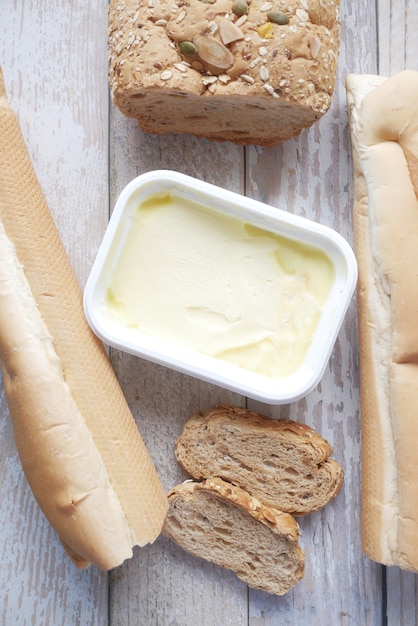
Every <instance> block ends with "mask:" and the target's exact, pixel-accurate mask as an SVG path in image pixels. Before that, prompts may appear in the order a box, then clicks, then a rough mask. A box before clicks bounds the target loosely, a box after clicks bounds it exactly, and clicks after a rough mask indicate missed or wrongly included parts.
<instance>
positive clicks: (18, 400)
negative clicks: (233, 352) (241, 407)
mask: <svg viewBox="0 0 418 626" xmlns="http://www.w3.org/2000/svg"><path fill="white" fill-rule="evenodd" d="M0 362H1V369H2V375H3V382H4V387H5V391H6V396H7V401H8V405H9V409H10V414H11V417H12V421H13V427H14V434H15V440H16V445H17V448H18V452H19V455H20V459H21V462H22V466H23V469H24V472H25V474H26V476H27V479H28V482H29V484H30V486H31V488H32V491H33V493H34V495H35V498H36V499H37V501H38V502H39V504H40V506H41V508H42V509H43V511H44V513H45V515H46V517H47V518H48V520H49V521H50V523H51V524H52V526H53V527H54V528H55V529H56V531H57V533H58V535H59V536H60V538H61V540H62V542H63V544H64V546H65V548H66V550H67V552H68V553H69V555H70V556H71V558H72V559H73V561H74V562H75V563H76V564H77V565H78V566H79V567H84V566H86V565H87V564H89V563H94V564H95V565H97V566H99V567H100V568H103V569H105V570H107V569H111V568H113V567H116V566H117V565H119V564H120V563H122V562H123V561H124V560H125V559H127V558H129V557H131V556H132V547H133V546H134V545H144V544H146V543H148V542H152V541H154V540H155V539H156V537H157V536H158V535H159V533H160V530H161V527H162V524H163V521H164V518H165V515H166V511H167V506H168V505H167V498H166V495H165V493H164V491H163V488H162V485H161V483H160V481H159V478H158V476H157V473H156V470H155V468H154V466H153V464H152V461H151V458H150V456H149V454H148V452H147V450H146V447H145V445H144V442H143V441H142V439H141V436H140V434H139V432H138V429H137V427H136V424H135V421H134V419H133V417H132V415H131V413H130V410H129V407H128V405H127V403H126V400H125V398H124V396H123V393H122V390H121V388H120V386H119V384H118V381H117V379H116V376H115V374H114V372H113V369H112V366H111V364H110V361H109V360H108V358H107V355H106V352H105V350H104V347H103V346H102V344H101V343H100V341H99V340H98V339H97V338H96V337H95V336H94V335H93V333H92V332H91V330H90V328H89V326H88V324H87V322H86V320H85V317H84V314H83V307H82V293H81V290H80V287H79V285H78V283H77V281H76V278H75V275H74V273H73V271H72V268H71V266H70V263H69V260H68V257H67V255H66V253H65V250H64V247H63V245H62V242H61V240H60V237H59V234H58V231H57V229H56V227H55V224H54V222H53V219H52V216H51V214H50V211H49V209H48V206H47V204H46V201H45V198H44V196H43V194H42V190H41V188H40V185H39V182H38V180H37V178H36V175H35V172H34V169H33V166H32V164H31V161H30V158H29V155H28V153H27V150H26V147H25V144H24V141H23V137H22V135H21V132H20V129H19V126H18V122H17V119H16V117H15V115H14V113H13V111H12V110H11V108H10V106H9V104H8V102H7V97H6V92H5V88H4V84H3V79H2V75H1V70H0Z"/></svg>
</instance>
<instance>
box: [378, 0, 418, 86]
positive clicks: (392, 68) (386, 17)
mask: <svg viewBox="0 0 418 626" xmlns="http://www.w3.org/2000/svg"><path fill="white" fill-rule="evenodd" d="M377 7H378V20H379V21H378V33H379V74H381V75H382V76H391V75H392V74H397V73H398V72H400V71H402V70H404V69H412V70H418V58H417V42H418V33H417V24H418V4H417V2H415V0H378V2H377Z"/></svg>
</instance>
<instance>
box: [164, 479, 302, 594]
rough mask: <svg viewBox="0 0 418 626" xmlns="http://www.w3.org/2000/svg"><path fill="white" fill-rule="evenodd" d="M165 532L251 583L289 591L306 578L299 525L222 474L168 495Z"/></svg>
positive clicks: (186, 484) (277, 591)
mask: <svg viewBox="0 0 418 626" xmlns="http://www.w3.org/2000/svg"><path fill="white" fill-rule="evenodd" d="M168 502H169V510H168V514H167V517H166V520H165V522H164V526H163V530H162V533H163V535H165V536H166V537H169V538H170V539H171V540H172V541H174V542H175V543H177V544H178V545H179V546H180V547H181V548H183V549H184V550H186V551H187V552H190V553H191V554H193V555H194V556H197V557H200V558H203V559H206V560H207V561H211V562H212V563H215V564H216V565H220V566H221V567H225V568H227V569H230V570H233V571H234V572H235V573H236V575H237V576H238V578H240V579H241V580H242V581H243V582H245V583H246V584H247V585H248V586H250V587H254V588H256V589H262V590H263V591H266V592H268V593H271V594H275V595H283V594H285V593H286V592H287V591H289V589H291V588H292V587H294V586H295V585H296V584H297V583H298V582H299V581H300V580H301V578H302V577H303V574H304V564H305V557H304V553H303V550H302V548H301V547H300V545H299V543H298V536H299V526H298V524H297V522H296V521H295V520H294V518H293V517H292V516H291V515H289V514H288V513H283V512H281V511H277V510H275V509H271V508H269V507H266V506H264V505H263V504H261V503H260V502H259V501H258V500H257V499H256V498H253V497H252V496H250V495H249V494H248V493H247V492H246V491H244V490H243V489H240V488H239V487H235V486H234V485H231V484H230V483H227V482H225V481H223V480H221V479H220V478H208V479H207V480H204V481H202V482H195V481H186V482H184V483H182V484H180V485H178V486H177V487H174V489H172V490H171V491H170V492H169V494H168Z"/></svg>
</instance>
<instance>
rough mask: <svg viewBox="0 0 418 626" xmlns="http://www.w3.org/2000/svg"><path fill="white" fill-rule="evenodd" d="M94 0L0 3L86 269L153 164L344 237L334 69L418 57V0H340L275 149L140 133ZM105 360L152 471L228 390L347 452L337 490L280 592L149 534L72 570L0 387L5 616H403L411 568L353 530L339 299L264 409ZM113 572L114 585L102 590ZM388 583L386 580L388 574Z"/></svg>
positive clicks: (352, 382)
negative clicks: (314, 366) (125, 194)
mask: <svg viewBox="0 0 418 626" xmlns="http://www.w3.org/2000/svg"><path fill="white" fill-rule="evenodd" d="M106 5H107V2H104V1H103V0H100V1H99V2H96V3H82V2H81V1H80V0H74V1H73V2H71V3H61V4H59V5H57V4H56V3H53V2H51V0H39V1H38V2H34V0H30V1H29V2H25V3H22V2H18V0H14V2H2V3H0V29H1V32H2V36H1V38H0V63H1V65H2V66H3V71H4V74H5V80H6V86H7V88H8V92H9V96H10V100H11V102H12V104H13V106H14V107H15V109H16V110H17V113H18V116H19V119H20V122H21V126H22V131H23V134H24V137H25V139H26V141H27V144H28V148H29V152H30V154H31V156H32V158H33V161H34V164H35V168H36V171H37V173H38V175H39V178H40V181H41V184H42V186H43V188H44V191H45V194H46V197H47V199H48V201H49V204H50V206H51V210H52V212H53V215H54V217H55V219H56V221H57V225H58V227H59V230H60V232H61V234H62V237H63V240H64V243H65V245H66V248H67V250H68V252H69V255H70V258H71V260H72V263H73V265H74V267H75V270H76V273H77V276H78V278H79V280H80V282H81V284H84V282H85V279H86V277H87V275H88V272H89V269H90V267H91V263H92V261H93V258H94V256H95V253H96V251H97V248H98V246H99V243H100V240H101V237H102V234H103V232H104V229H105V227H106V223H107V220H108V216H109V212H110V211H111V209H112V207H113V205H114V202H115V200H116V197H117V195H118V194H119V193H120V191H121V190H122V189H123V187H124V186H125V185H126V184H127V183H128V182H129V181H130V180H131V179H132V178H134V177H135V176H137V175H138V174H140V173H142V172H145V171H149V170H151V169H160V168H163V169H164V168H167V169H175V170H178V171H181V172H184V173H186V174H189V175H192V176H196V177H198V178H202V179H204V180H207V181H209V182H212V183H215V184H218V185H220V186H222V187H225V188H228V189H231V190H233V191H237V192H240V193H247V194H248V195H249V196H251V197H254V198H257V199H259V200H262V201H265V202H267V203H269V204H271V205H272V206H276V207H280V208H285V209H286V210H289V211H292V212H295V213H298V214H301V215H304V216H306V217H309V218H312V219H315V220H318V221H320V222H322V223H324V224H327V225H329V226H332V227H333V228H335V229H336V230H338V231H339V232H340V233H341V234H342V235H343V236H345V237H346V238H347V239H348V241H349V242H350V243H352V240H353V232H352V226H351V204H352V198H353V180H352V177H353V173H352V163H351V147H350V141H349V134H348V127H347V112H346V106H345V90H344V79H345V76H346V74H347V72H356V73H377V72H379V73H381V74H383V75H390V74H392V73H395V72H397V71H400V70H402V69H403V68H404V67H412V68H413V69H418V61H417V50H418V35H417V33H418V5H417V3H416V2H415V0H400V1H397V0H378V2H377V3H370V2H369V1H368V0H358V1H357V2H348V1H347V0H342V2H341V17H342V26H341V35H342V45H341V53H340V58H339V65H338V85H337V91H336V94H335V98H334V101H333V104H332V107H331V110H330V111H329V112H328V113H327V115H326V116H325V117H324V118H323V119H322V120H321V121H320V122H319V123H318V124H316V125H315V126H314V127H312V128H311V129H310V130H308V131H304V132H303V133H302V135H301V136H300V137H299V138H297V139H295V140H291V141H288V142H286V143H284V144H282V145H280V146H278V147H276V148H273V149H261V148H258V147H252V148H249V149H244V148H240V147H237V146H233V145H232V144H218V143H211V142H207V141H198V140H196V139H194V138H192V137H184V136H181V137H174V136H170V135H167V136H161V137H155V136H149V135H145V134H144V133H142V132H141V131H140V130H139V128H138V127H137V125H136V123H135V122H134V121H132V120H127V119H126V118H124V117H123V116H122V115H121V114H120V113H119V112H118V111H117V110H115V109H114V107H110V110H109V106H108V93H107V76H106V74H107V66H106V64H107V60H106V56H107V55H106V26H107V15H106V8H107V7H106ZM111 358H112V362H113V364H114V367H115V370H116V372H117V374H118V376H119V379H120V381H121V383H122V386H123V389H124V392H125V394H126V397H127V399H128V402H129V404H130V407H131V409H132V411H133V414H134V416H135V418H136V420H137V423H138V427H139V429H140V431H141V433H142V436H143V437H144V439H145V442H146V443H147V445H148V448H149V450H150V453H151V455H152V457H153V459H154V462H155V464H156V466H157V468H158V471H159V473H160V476H161V479H162V481H163V484H164V487H165V488H166V489H169V488H171V487H172V486H174V485H175V484H176V483H177V482H179V481H181V480H183V479H184V478H185V477H186V476H185V474H184V473H183V472H182V471H181V470H180V469H179V467H178V466H177V464H176V462H175V459H174V452H173V443H174V439H175V437H176V436H177V435H178V434H179V433H180V431H181V429H182V425H183V423H184V421H185V420H186V419H187V418H188V417H189V415H191V414H192V413H193V412H194V411H196V410H199V409H205V408H209V407H210V406H212V405H214V404H216V403H218V402H229V403H233V404H237V405H241V406H245V405H248V406H250V407H251V408H254V409H256V410H260V411H261V412H263V413H265V414H268V415H272V416H273V417H277V416H279V415H284V416H288V417H290V418H292V419H297V420H300V421H303V422H306V423H308V424H310V425H311V426H313V427H314V428H316V429H317V430H319V431H320V432H321V433H322V434H323V435H324V436H325V437H326V438H327V439H328V440H329V441H330V442H331V443H332V445H333V447H334V457H335V458H336V459H337V460H338V461H339V462H340V463H341V464H342V465H343V466H344V469H345V476H346V477H345V484H344V487H343V490H342V492H341V493H340V495H339V496H338V497H337V498H336V499H335V500H334V501H333V502H332V503H330V504H329V505H328V506H327V507H326V508H325V509H324V510H323V511H321V512H318V513H315V514H314V515H311V516H308V517H306V518H300V520H299V521H300V526H301V530H302V539H301V543H302V544H303V546H304V548H305V551H306V575H305V578H304V579H303V581H302V582H301V583H300V585H298V586H297V587H296V588H295V589H294V590H292V591H291V592H290V593H289V594H287V595H286V596H284V597H282V598H277V597H272V596H269V595H267V594H264V593H262V592H258V591H254V590H248V589H247V587H246V586H245V585H244V584H243V583H241V582H239V581H238V580H237V579H236V578H235V576H234V575H233V574H232V573H230V572H226V571H224V570H221V569H220V568H217V567H215V566H212V565H211V564H209V563H206V562H204V561H201V560H198V559H194V558H193V557H191V556H189V555H187V554H185V553H184V552H182V551H181V550H180V549H178V548H177V547H176V546H174V545H173V544H172V543H170V542H169V541H167V540H166V539H164V538H163V537H160V538H159V539H158V540H157V541H156V542H155V544H154V545H152V546H148V547H146V548H145V549H136V550H135V554H134V557H133V559H132V560H131V561H129V562H127V563H126V564H125V565H123V566H122V567H120V568H118V569H117V570H115V571H114V572H112V573H111V574H110V575H109V576H107V575H105V574H102V573H100V572H98V571H97V570H95V569H93V568H92V569H89V570H87V571H85V572H78V571H77V570H75V568H74V567H73V566H72V564H71V563H70V562H69V561H68V559H67V557H66V555H65V554H64V551H63V550H62V547H61V546H60V544H59V542H58V541H57V538H56V537H55V535H54V533H53V531H52V530H51V529H50V528H49V526H48V524H47V523H46V522H45V520H44V518H43V516H42V514H41V513H40V512H39V510H38V507H37V505H36V503H35V502H34V500H33V497H32V494H31V492H30V490H29V489H28V487H27V485H26V481H25V479H24V477H23V475H22V471H21V468H20V464H19V460H18V457H17V453H16V449H15V446H14V442H13V433H12V429H11V424H10V420H9V416H8V411H7V407H6V403H5V399H4V393H3V390H2V389H1V391H0V415H1V421H0V495H1V504H0V536H1V538H2V543H1V565H0V621H1V623H4V624H5V625H6V626H8V625H9V624H11V625H12V624H13V625H14V624H17V625H19V624H22V626H26V625H28V626H29V624H31V625H33V626H43V625H44V624H51V625H53V624H60V625H61V624H62V625H64V626H67V625H73V624H80V625H84V624H89V626H98V625H100V626H102V625H103V626H126V625H128V624H130V625H134V626H142V625H147V626H192V625H193V626H195V625H196V624H199V625H201V626H215V624H216V625H218V624H223V625H225V626H228V625H233V626H241V625H242V626H245V625H247V626H277V625H278V624H280V625H281V624H298V625H301V626H307V625H309V626H320V625H321V626H328V624H329V625H331V624H332V625H334V624H335V625H339V624H341V625H344V626H345V625H350V626H360V625H361V626H369V625H370V626H380V625H383V624H384V623H385V611H386V606H387V625H388V626H399V625H402V626H403V625H405V626H413V625H417V624H418V618H417V610H416V607H417V591H418V590H417V577H416V576H415V575H412V574H409V573H406V572H402V571H401V570H399V569H398V568H390V569H388V570H387V571H386V570H385V569H384V568H382V567H381V566H380V565H377V564H375V563H373V562H371V561H370V560H368V559H367V558H366V557H364V556H363V555H362V552H361V546H360V532H359V514H360V472H361V468H360V445H361V440H360V422H359V399H358V361H357V358H358V355H357V318H356V310H355V301H353V303H352V305H351V306H350V309H349V312H348V314H347V317H346V320H345V323H344V326H343V328H342V330H341V332H340V335H339V337H338V340H337V342H336V345H335V348H334V350H333V354H332V356H331V359H330V363H329V366H328V367H327V370H326V372H325V374H324V377H323V379H322V381H321V383H320V384H319V385H318V387H317V388H316V389H314V390H313V391H312V393H310V394H309V395H308V396H307V398H305V399H303V400H301V401H300V402H297V403H294V404H292V405H289V406H285V407H270V406H267V405H263V404H260V403H257V402H254V401H247V399H246V398H243V397H241V396H239V395H237V394H232V393H230V392H227V391H225V390H223V389H220V388H218V387H216V386H213V385H208V384H205V383H203V382H200V381H197V380H195V379H192V378H190V377H187V376H185V375H182V374H179V373H176V372H173V371H170V370H168V369H166V368H164V367H161V366H158V365H154V364H152V363H148V362H146V361H143V360H141V359H136V358H135V357H132V356H130V355H126V354H122V353H120V352H118V351H115V350H112V351H111ZM108 582H109V583H110V584H109V593H108ZM384 585H386V586H385V587H384Z"/></svg>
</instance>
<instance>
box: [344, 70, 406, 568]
mask: <svg viewBox="0 0 418 626" xmlns="http://www.w3.org/2000/svg"><path fill="white" fill-rule="evenodd" d="M417 102H418V72H414V71H410V70H406V71H404V72H401V73H399V74H397V75H395V76H393V77H391V78H389V79H385V78H383V77H378V76H357V75H349V76H348V77H347V103H348V108H349V114H350V131H351V138H352V146H353V159H354V173H355V189H354V191H355V202H354V214H353V215H354V227H355V242H356V243H355V248H356V255H357V260H358V265H359V282H358V311H359V333H360V393H361V417H362V544H363V549H364V551H365V553H366V554H368V555H369V556H370V558H372V559H374V560H376V561H378V562H380V563H384V564H386V565H399V566H400V567H402V568H405V569H408V570H411V571H418V505H417V500H416V489H417V485H418V471H417V469H416V468H417V465H416V451H415V441H416V439H415V437H416V435H417V434H418V432H417V431H418V426H417V420H416V407H417V406H418V324H417V319H418V278H417V271H416V267H417V266H418V200H417V197H418V196H417V191H418V187H417V183H416V180H417V179H416V164H417V158H418V106H417Z"/></svg>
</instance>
